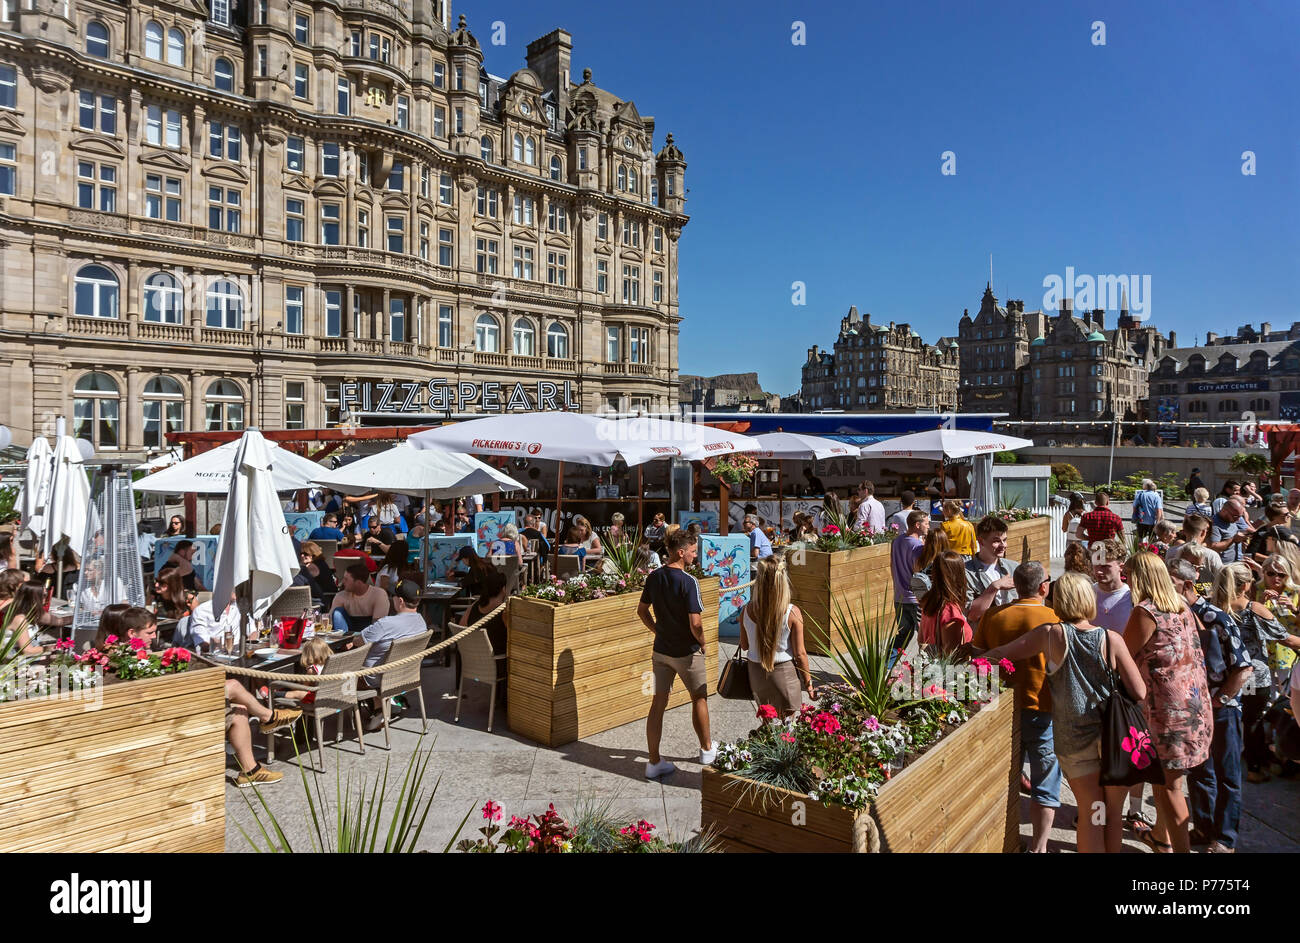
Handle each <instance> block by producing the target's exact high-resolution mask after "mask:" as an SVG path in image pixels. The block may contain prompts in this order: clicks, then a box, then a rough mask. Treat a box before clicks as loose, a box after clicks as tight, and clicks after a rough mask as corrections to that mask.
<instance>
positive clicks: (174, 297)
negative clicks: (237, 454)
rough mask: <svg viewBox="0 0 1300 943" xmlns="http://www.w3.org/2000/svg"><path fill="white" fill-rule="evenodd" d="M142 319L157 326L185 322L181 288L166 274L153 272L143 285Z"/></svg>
mask: <svg viewBox="0 0 1300 943" xmlns="http://www.w3.org/2000/svg"><path fill="white" fill-rule="evenodd" d="M144 319H145V320H146V321H156V322H158V323H159V324H183V323H184V321H185V303H184V300H183V298H182V296H181V286H180V285H179V284H177V282H176V279H175V278H173V277H172V276H170V275H168V274H167V273H166V272H155V273H154V274H152V275H150V276H149V278H148V279H147V280H146V281H145V283H144Z"/></svg>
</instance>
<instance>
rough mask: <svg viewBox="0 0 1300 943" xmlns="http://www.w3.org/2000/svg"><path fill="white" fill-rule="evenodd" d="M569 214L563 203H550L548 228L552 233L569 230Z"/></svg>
mask: <svg viewBox="0 0 1300 943" xmlns="http://www.w3.org/2000/svg"><path fill="white" fill-rule="evenodd" d="M568 220H569V214H568V211H567V209H566V208H565V206H564V204H563V203H548V204H547V205H546V228H547V229H548V230H550V231H551V232H566V231H567V230H568V225H569V223H568Z"/></svg>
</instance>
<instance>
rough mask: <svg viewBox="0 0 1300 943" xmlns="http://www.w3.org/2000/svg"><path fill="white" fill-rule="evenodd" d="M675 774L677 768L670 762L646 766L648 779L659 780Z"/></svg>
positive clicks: (662, 761)
mask: <svg viewBox="0 0 1300 943" xmlns="http://www.w3.org/2000/svg"><path fill="white" fill-rule="evenodd" d="M675 772H677V767H676V766H675V765H673V764H672V763H671V762H669V761H668V760H660V761H659V762H658V763H647V764H646V765H645V778H646V779H658V778H659V777H660V776H667V775H669V774H670V773H675Z"/></svg>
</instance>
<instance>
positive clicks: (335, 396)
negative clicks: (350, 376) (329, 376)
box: [325, 383, 343, 426]
mask: <svg viewBox="0 0 1300 943" xmlns="http://www.w3.org/2000/svg"><path fill="white" fill-rule="evenodd" d="M341 388H342V384H341V383H326V384H325V425H327V426H337V425H338V424H339V423H340V422H342V421H343V410H342V408H341V407H340V405H339V393H340V392H341Z"/></svg>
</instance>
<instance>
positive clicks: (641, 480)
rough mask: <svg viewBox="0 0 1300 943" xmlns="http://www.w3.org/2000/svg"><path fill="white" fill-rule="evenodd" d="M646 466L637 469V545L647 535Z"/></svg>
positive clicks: (639, 466)
mask: <svg viewBox="0 0 1300 943" xmlns="http://www.w3.org/2000/svg"><path fill="white" fill-rule="evenodd" d="M644 471H645V466H644V465H638V466H637V467H636V541H634V542H636V543H639V542H640V540H641V535H642V534H644V533H645V475H644Z"/></svg>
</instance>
